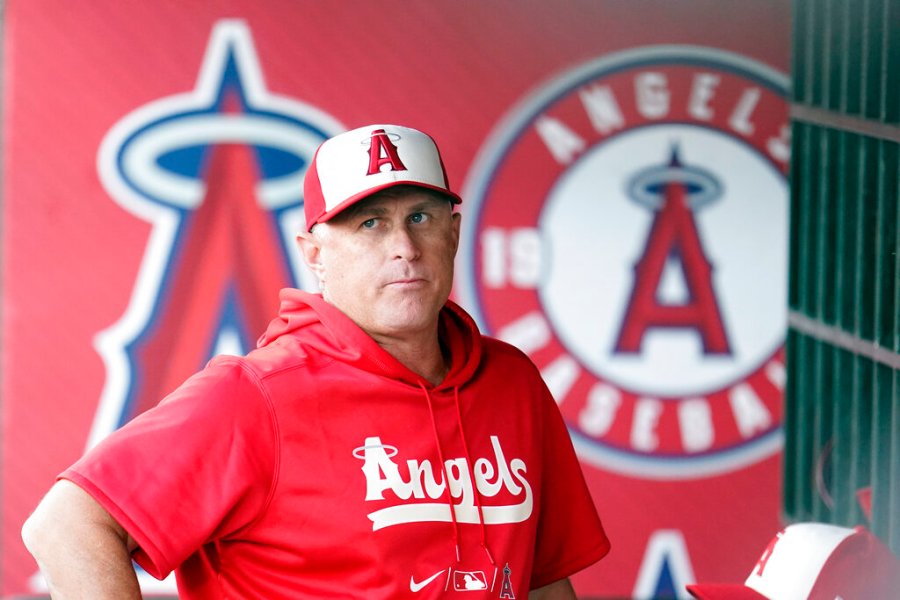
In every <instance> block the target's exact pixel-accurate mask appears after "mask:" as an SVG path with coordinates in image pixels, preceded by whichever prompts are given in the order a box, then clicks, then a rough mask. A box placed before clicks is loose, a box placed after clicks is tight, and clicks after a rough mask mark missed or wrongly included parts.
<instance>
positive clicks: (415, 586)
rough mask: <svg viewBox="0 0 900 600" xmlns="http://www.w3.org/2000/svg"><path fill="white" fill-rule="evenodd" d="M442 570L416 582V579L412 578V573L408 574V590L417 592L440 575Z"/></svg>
mask: <svg viewBox="0 0 900 600" xmlns="http://www.w3.org/2000/svg"><path fill="white" fill-rule="evenodd" d="M443 572H444V571H438V572H437V573H435V574H434V575H432V576H431V577H429V578H428V579H424V580H422V582H421V583H416V580H415V579H413V578H412V575H410V577H409V590H410V591H411V592H418V591H421V589H422V588H424V587H425V586H426V585H428V584H429V583H431V582H432V581H434V580H435V579H437V578H438V577H440V576H441V574H442V573H443Z"/></svg>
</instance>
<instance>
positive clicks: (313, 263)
mask: <svg viewBox="0 0 900 600" xmlns="http://www.w3.org/2000/svg"><path fill="white" fill-rule="evenodd" d="M296 239H297V247H298V248H299V249H300V256H302V257H303V262H304V263H306V266H307V267H309V270H310V271H312V272H313V274H314V275H315V276H316V277H317V278H318V279H319V283H321V282H323V281H325V266H324V265H323V264H322V243H321V241H320V240H319V239H318V238H317V237H316V235H315V234H313V233H312V232H308V231H301V232H300V233H298V234H297V238H296Z"/></svg>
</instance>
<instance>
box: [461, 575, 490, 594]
mask: <svg viewBox="0 0 900 600" xmlns="http://www.w3.org/2000/svg"><path fill="white" fill-rule="evenodd" d="M453 589H454V591H457V592H477V591H480V590H486V589H488V584H487V578H486V577H485V576H484V571H454V572H453Z"/></svg>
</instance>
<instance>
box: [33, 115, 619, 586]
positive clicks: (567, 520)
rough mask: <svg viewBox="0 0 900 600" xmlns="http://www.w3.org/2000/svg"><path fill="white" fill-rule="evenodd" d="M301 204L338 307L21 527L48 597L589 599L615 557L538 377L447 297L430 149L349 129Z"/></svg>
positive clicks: (71, 481) (451, 226)
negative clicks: (163, 584)
mask: <svg viewBox="0 0 900 600" xmlns="http://www.w3.org/2000/svg"><path fill="white" fill-rule="evenodd" d="M304 194H305V197H304V206H305V208H304V211H305V215H306V231H304V232H303V233H301V234H300V235H299V236H298V244H299V247H300V251H301V253H302V255H303V258H304V260H305V261H306V264H307V265H308V266H309V268H310V269H311V270H312V272H313V273H314V274H315V275H316V276H317V277H318V279H319V283H320V287H321V291H322V293H321V295H318V294H309V293H306V292H301V291H299V290H283V291H282V295H281V309H280V311H279V317H278V318H276V319H275V320H274V321H272V323H271V324H270V325H269V328H268V330H267V331H266V333H265V334H264V335H263V336H262V338H260V341H259V345H258V348H257V349H256V350H254V351H253V352H251V353H249V354H248V355H247V356H246V357H240V358H239V357H218V358H216V359H214V360H213V361H211V362H210V364H209V365H208V366H207V367H206V368H205V369H204V370H203V371H201V372H200V373H198V374H197V375H195V376H194V377H192V378H190V379H189V380H188V381H187V382H185V384H184V385H182V386H181V387H180V388H179V389H178V390H176V391H175V392H174V393H173V394H171V395H170V396H168V397H167V398H166V399H164V400H163V402H161V403H160V405H159V406H158V407H156V408H155V409H153V410H151V411H148V412H147V413H145V414H144V415H142V416H140V417H138V418H137V419H135V420H134V421H132V422H131V423H129V424H128V425H126V426H125V427H123V428H122V429H120V430H119V431H117V432H116V433H114V434H113V435H111V436H110V437H109V438H107V440H105V441H104V442H103V443H101V444H100V445H98V446H97V447H96V448H95V449H94V450H92V451H91V452H89V453H88V454H87V455H86V456H85V457H83V458H82V459H81V460H79V461H78V462H77V463H76V464H75V465H73V466H72V467H71V468H69V469H68V470H66V471H65V472H64V473H62V475H61V476H60V480H59V481H58V482H57V483H56V484H55V485H54V486H53V488H51V490H50V492H49V493H48V494H47V496H46V497H45V498H44V500H43V501H42V502H41V504H40V505H39V506H38V508H37V509H36V511H35V513H34V515H32V517H31V518H30V519H29V520H28V522H27V523H26V524H25V527H24V529H23V537H24V539H25V540H26V545H27V546H28V548H29V550H30V551H31V552H32V554H34V556H35V558H36V560H37V562H38V564H39V566H40V567H41V570H42V572H43V573H44V575H45V577H46V579H47V581H48V584H49V586H50V589H51V592H52V594H53V595H54V597H58V598H92V599H96V598H116V599H121V598H138V597H140V596H139V590H138V585H137V582H136V579H135V575H134V572H133V569H132V567H131V560H132V558H133V559H134V560H135V561H136V562H137V563H139V564H140V565H141V566H142V567H143V568H144V569H146V570H147V571H148V572H149V573H150V574H151V575H154V576H156V577H160V578H162V577H164V576H166V575H167V574H168V573H169V572H171V571H172V570H175V571H176V578H177V581H178V586H179V593H180V595H181V597H183V598H326V597H340V598H403V597H409V598H420V597H421V598H438V597H454V596H455V595H456V594H457V593H458V592H464V593H467V594H470V596H468V597H469V598H515V597H520V598H521V597H524V596H525V594H528V596H529V597H530V598H573V597H574V594H573V592H572V588H571V585H570V584H569V582H568V576H569V575H571V574H572V573H574V572H576V571H578V570H580V569H583V568H584V567H586V566H588V565H590V564H592V563H594V562H595V561H597V560H599V559H600V558H602V557H603V556H604V555H605V554H606V553H607V552H608V549H609V542H608V541H607V538H606V536H605V534H604V531H603V528H602V526H601V524H600V521H599V519H598V517H597V515H596V512H595V510H594V507H593V503H592V501H591V498H590V495H589V494H588V491H587V489H586V486H585V484H584V480H583V477H582V474H581V471H580V470H579V466H578V462H577V460H576V458H575V455H574V452H573V450H572V445H571V442H570V440H569V438H568V434H567V431H566V429H565V426H564V424H563V422H562V419H561V417H560V414H559V411H558V409H557V407H556V404H555V403H554V401H553V399H552V398H551V397H550V394H549V392H548V391H547V389H546V387H545V386H544V385H543V383H542V381H541V378H540V375H539V373H538V372H537V370H536V369H535V367H534V366H533V365H532V364H531V363H530V361H528V359H527V358H526V357H525V356H524V355H523V354H522V353H521V352H519V351H518V350H516V349H514V348H512V347H511V346H508V345H506V344H503V343H501V342H498V341H496V340H492V339H489V338H484V337H482V336H481V334H480V333H479V332H478V330H477V327H476V325H475V323H474V322H473V321H472V319H471V318H470V317H469V316H468V315H467V314H466V313H465V312H464V311H463V310H462V309H460V308H459V307H458V306H456V305H455V304H453V303H452V302H450V301H448V297H449V294H450V288H451V285H452V281H453V259H454V255H455V253H456V249H457V244H458V240H459V227H460V215H459V213H456V212H454V211H453V205H455V204H458V203H459V202H461V200H460V198H459V196H457V195H456V194H455V193H454V192H452V191H451V190H450V188H449V185H448V182H447V177H446V173H445V171H444V168H443V164H442V162H441V158H440V155H439V152H438V149H437V146H436V145H435V143H434V141H433V140H432V139H431V138H430V137H429V136H427V135H425V134H424V133H422V132H419V131H417V130H414V129H409V128H406V127H400V126H394V125H373V126H370V127H363V128H360V129H356V130H353V131H349V132H346V133H344V134H341V135H339V136H336V137H334V138H332V139H331V140H328V141H326V142H325V143H324V144H323V145H322V146H321V147H320V148H319V149H318V151H317V152H316V155H315V157H314V158H313V161H312V164H311V165H310V169H309V172H308V173H307V176H306V180H305V184H304ZM529 590H533V591H531V592H530V593H529Z"/></svg>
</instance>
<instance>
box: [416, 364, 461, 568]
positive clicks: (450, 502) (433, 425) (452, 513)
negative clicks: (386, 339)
mask: <svg viewBox="0 0 900 600" xmlns="http://www.w3.org/2000/svg"><path fill="white" fill-rule="evenodd" d="M419 387H420V388H422V393H423V394H425V403H426V404H428V414H430V415H431V428H432V429H433V430H434V442H435V444H436V445H437V451H438V460H440V461H441V470H442V471H443V472H444V487H446V488H447V506H448V508H449V509H450V520H451V521H452V523H453V544H454V545H455V546H456V562H460V555H459V523H457V522H456V510H455V509H454V508H453V495H452V494H451V493H450V474H449V473H447V463H446V462H445V461H444V451H443V450H442V449H441V438H440V436H438V430H437V421H436V420H435V418H434V406H432V404H431V395H430V394H429V393H428V388H426V387H425V384H423V383H422V382H421V381H420V382H419Z"/></svg>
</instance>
